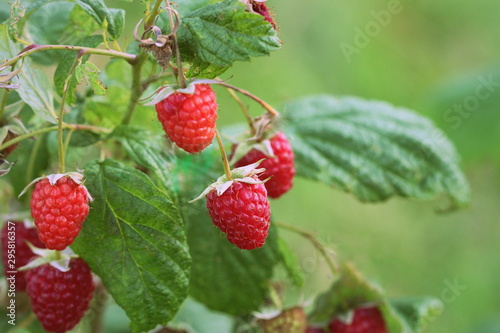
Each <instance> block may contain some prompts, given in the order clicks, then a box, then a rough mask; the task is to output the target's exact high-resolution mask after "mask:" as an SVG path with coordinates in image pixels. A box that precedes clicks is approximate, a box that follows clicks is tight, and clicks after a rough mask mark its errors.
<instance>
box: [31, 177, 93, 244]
mask: <svg viewBox="0 0 500 333" xmlns="http://www.w3.org/2000/svg"><path fill="white" fill-rule="evenodd" d="M88 201H89V197H88V192H87V189H86V188H85V186H83V185H81V184H78V183H76V182H75V181H74V180H73V179H71V178H70V177H67V176H63V177H61V178H59V179H58V180H57V182H56V183H55V184H54V185H52V184H51V183H50V182H49V179H48V178H43V179H42V180H40V181H38V182H37V183H36V184H35V189H34V190H33V194H32V196H31V216H33V219H34V220H35V225H36V227H37V228H38V237H39V238H40V240H41V241H42V242H44V243H45V246H46V247H47V248H48V249H51V250H59V251H61V250H64V249H65V248H66V247H67V246H69V245H71V244H72V243H73V241H74V240H75V238H76V236H78V234H79V233H80V230H81V229H82V224H83V222H84V221H85V219H86V218H87V215H88V213H89V204H88Z"/></svg>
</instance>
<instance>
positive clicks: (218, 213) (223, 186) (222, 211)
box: [193, 161, 271, 250]
mask: <svg viewBox="0 0 500 333" xmlns="http://www.w3.org/2000/svg"><path fill="white" fill-rule="evenodd" d="M259 163H260V161H259V162H257V163H254V164H252V165H247V166H245V167H241V168H236V169H233V170H232V171H231V178H232V179H230V180H228V179H227V178H226V175H224V176H221V177H219V179H218V180H217V182H215V183H213V184H212V185H210V186H209V187H208V188H207V189H206V190H205V191H204V192H203V193H202V194H201V195H200V196H199V197H198V198H196V199H195V200H198V199H200V198H201V197H203V196H206V197H207V209H208V213H209V214H210V217H211V218H212V222H213V224H214V225H215V226H217V227H218V228H219V229H220V230H221V231H222V232H223V233H225V234H226V236H227V239H228V240H229V242H231V243H232V244H234V245H236V246H237V247H239V248H240V249H243V250H253V249H255V248H258V247H261V246H262V245H264V243H265V240H266V238H267V235H268V232H269V226H270V219H271V208H270V205H269V201H268V200H267V190H266V188H265V186H264V184H263V182H262V181H261V180H260V179H259V178H258V177H257V175H258V174H261V173H262V172H263V171H264V169H256V167H257V166H258V164H259ZM193 201H194V200H193Z"/></svg>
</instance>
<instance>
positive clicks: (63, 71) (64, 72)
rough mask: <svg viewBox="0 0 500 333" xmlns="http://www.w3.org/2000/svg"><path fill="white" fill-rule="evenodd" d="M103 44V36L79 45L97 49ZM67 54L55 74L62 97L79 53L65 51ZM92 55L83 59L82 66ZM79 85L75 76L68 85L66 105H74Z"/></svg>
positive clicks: (58, 91)
mask: <svg viewBox="0 0 500 333" xmlns="http://www.w3.org/2000/svg"><path fill="white" fill-rule="evenodd" d="M101 43H102V36H89V37H85V38H83V39H81V40H80V41H79V42H78V43H77V44H78V45H79V46H85V47H97V46H98V45H99V44H101ZM65 52H66V54H65V55H64V56H63V57H62V59H61V61H60V62H59V65H58V66H57V68H56V71H55V72H54V84H55V86H56V92H57V93H58V94H59V95H60V96H62V93H63V89H64V82H65V80H66V78H67V77H68V74H69V71H70V69H71V66H72V65H73V62H74V61H75V59H76V57H77V55H78V54H77V52H74V51H65ZM89 57H90V55H88V54H86V55H84V56H83V57H82V59H81V60H82V64H85V62H86V61H87V60H88V59H89ZM77 84H78V81H77V79H76V77H75V76H73V77H72V78H71V79H70V81H69V85H68V94H67V95H66V103H68V104H73V103H74V102H75V101H76V96H75V91H76V86H77Z"/></svg>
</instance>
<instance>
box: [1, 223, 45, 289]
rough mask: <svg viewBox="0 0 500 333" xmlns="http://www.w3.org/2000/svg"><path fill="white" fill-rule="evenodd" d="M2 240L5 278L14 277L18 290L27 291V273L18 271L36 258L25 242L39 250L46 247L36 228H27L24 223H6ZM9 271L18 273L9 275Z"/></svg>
mask: <svg viewBox="0 0 500 333" xmlns="http://www.w3.org/2000/svg"><path fill="white" fill-rule="evenodd" d="M0 238H1V240H2V259H3V270H4V272H5V276H6V277H11V276H12V275H14V276H15V278H14V279H13V280H12V281H13V282H14V283H15V286H16V290H17V291H24V290H26V278H25V274H26V273H25V272H19V271H17V269H18V268H19V267H22V266H24V265H26V264H27V263H28V262H29V261H30V259H31V258H33V257H34V256H35V254H34V253H33V252H32V251H31V249H30V248H29V246H28V244H27V243H26V242H25V241H28V242H30V243H31V244H33V245H35V246H36V247H39V248H45V245H44V244H43V243H42V242H41V241H40V240H39V239H38V236H37V234H36V228H27V227H26V226H25V224H24V223H22V222H7V223H5V225H4V227H3V229H2V233H1V236H0ZM9 252H10V253H9ZM9 254H10V256H9ZM8 271H16V273H7V272H8ZM9 281H10V280H9Z"/></svg>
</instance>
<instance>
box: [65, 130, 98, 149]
mask: <svg viewBox="0 0 500 333" xmlns="http://www.w3.org/2000/svg"><path fill="white" fill-rule="evenodd" d="M100 139H101V137H100V136H99V134H96V133H94V132H91V131H76V132H74V133H73V134H72V135H71V139H70V140H69V145H70V146H71V147H87V146H91V145H93V144H95V143H96V142H98V141H99V140H100Z"/></svg>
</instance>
